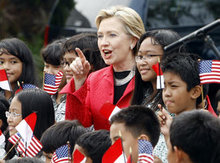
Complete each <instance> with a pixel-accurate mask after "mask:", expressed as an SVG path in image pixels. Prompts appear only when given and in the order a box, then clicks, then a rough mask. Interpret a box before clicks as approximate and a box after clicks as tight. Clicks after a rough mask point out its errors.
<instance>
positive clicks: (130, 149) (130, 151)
mask: <svg viewBox="0 0 220 163" xmlns="http://www.w3.org/2000/svg"><path fill="white" fill-rule="evenodd" d="M129 154H130V163H132V148H131V147H130V148H129Z"/></svg>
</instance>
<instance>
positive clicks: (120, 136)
mask: <svg viewBox="0 0 220 163" xmlns="http://www.w3.org/2000/svg"><path fill="white" fill-rule="evenodd" d="M118 136H119V139H121V143H122V134H121V130H119V131H118ZM121 146H122V153H123V156H124V161H125V163H126V156H125V153H124V147H123V143H122V144H121Z"/></svg>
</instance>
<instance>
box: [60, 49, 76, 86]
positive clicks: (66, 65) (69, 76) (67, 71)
mask: <svg viewBox="0 0 220 163" xmlns="http://www.w3.org/2000/svg"><path fill="white" fill-rule="evenodd" d="M76 57H77V55H76V54H75V52H67V53H65V55H64V57H63V62H64V72H65V74H66V82H67V83H68V82H69V81H70V80H71V79H72V77H73V72H72V69H71V68H70V64H71V63H72V62H73V61H74V60H75V59H76Z"/></svg>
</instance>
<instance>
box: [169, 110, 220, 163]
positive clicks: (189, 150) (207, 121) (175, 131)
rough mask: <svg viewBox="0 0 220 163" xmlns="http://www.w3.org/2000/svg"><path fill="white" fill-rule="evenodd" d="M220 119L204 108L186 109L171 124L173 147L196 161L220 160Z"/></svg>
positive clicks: (211, 161)
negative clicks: (203, 109)
mask: <svg viewBox="0 0 220 163" xmlns="http://www.w3.org/2000/svg"><path fill="white" fill-rule="evenodd" d="M219 138H220V119H218V118H216V117H214V116H213V115H211V114H210V113H209V112H206V111H202V110H193V111H186V112H183V113H181V114H180V115H178V116H177V117H175V118H174V120H173V122H172V124H171V126H170V143H171V146H172V148H173V147H174V146H176V147H177V148H179V149H181V150H183V151H184V152H185V153H186V154H188V156H189V158H190V159H191V160H192V161H193V162H195V163H206V162H209V163H216V162H220V139H219Z"/></svg>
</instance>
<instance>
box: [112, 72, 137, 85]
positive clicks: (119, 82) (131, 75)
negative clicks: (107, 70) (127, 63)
mask: <svg viewBox="0 0 220 163" xmlns="http://www.w3.org/2000/svg"><path fill="white" fill-rule="evenodd" d="M134 74H135V71H134V70H131V71H130V72H129V74H128V75H127V76H126V77H125V78H123V79H117V78H116V77H114V79H115V86H122V85H124V84H126V83H128V82H129V81H130V80H131V79H132V78H133V77H134Z"/></svg>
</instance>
